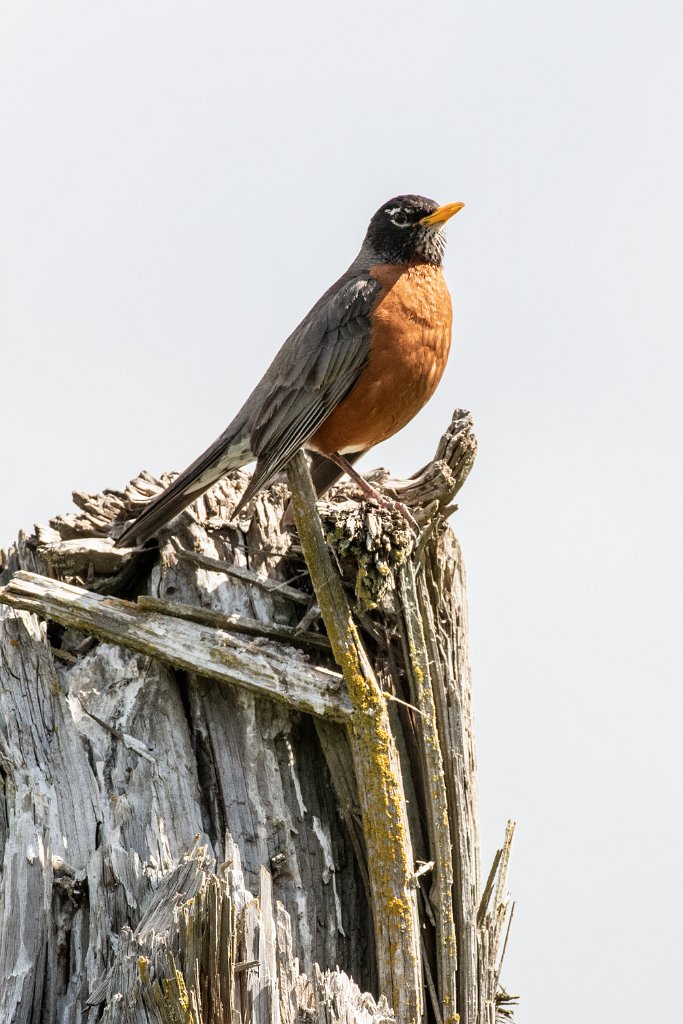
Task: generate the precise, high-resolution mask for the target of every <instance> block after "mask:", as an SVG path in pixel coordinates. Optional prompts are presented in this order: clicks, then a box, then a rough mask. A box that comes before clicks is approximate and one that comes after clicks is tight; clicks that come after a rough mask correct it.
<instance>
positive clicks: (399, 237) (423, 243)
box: [365, 196, 464, 266]
mask: <svg viewBox="0 0 683 1024" xmlns="http://www.w3.org/2000/svg"><path fill="white" fill-rule="evenodd" d="M463 206H464V203H446V204H445V206H439V204H438V203H435V202H434V200H433V199H425V197H424V196H396V197H395V198H394V199H390V200H389V201H388V202H386V203H383V204H382V206H380V208H379V210H378V211H377V213H376V214H375V216H374V217H373V218H372V220H371V221H370V226H369V227H368V233H367V235H366V236H365V245H366V246H367V247H369V248H370V249H371V250H372V252H373V254H374V255H375V256H377V257H379V258H380V259H381V261H382V262H383V263H414V262H416V261H417V262H425V263H433V264H435V265H436V266H438V265H439V264H440V263H441V260H442V259H443V254H444V249H445V247H446V235H445V233H444V230H443V227H444V224H445V223H446V221H447V220H449V219H450V218H451V217H452V216H453V214H455V213H457V212H458V210H462V208H463Z"/></svg>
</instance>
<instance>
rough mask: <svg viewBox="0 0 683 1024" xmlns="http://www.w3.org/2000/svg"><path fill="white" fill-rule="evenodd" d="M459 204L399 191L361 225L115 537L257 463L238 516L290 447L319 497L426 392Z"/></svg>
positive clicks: (136, 535) (148, 532)
mask: <svg viewBox="0 0 683 1024" xmlns="http://www.w3.org/2000/svg"><path fill="white" fill-rule="evenodd" d="M462 206H463V204H462V203H447V204H446V205H445V206H439V205H438V203H435V202H434V200H432V199H425V198H424V197H423V196H397V197H396V198H395V199H390V200H389V201H388V202H387V203H384V204H383V205H382V206H381V207H380V209H379V210H378V211H377V213H376V214H375V215H374V217H373V218H372V220H371V221H370V225H369V227H368V231H367V234H366V236H365V239H364V241H363V244H362V246H361V249H360V252H359V253H358V256H357V257H356V258H355V260H354V261H353V263H352V264H351V266H350V267H349V269H348V270H347V271H346V273H345V274H343V275H342V276H341V277H340V278H339V280H338V281H337V282H336V283H335V284H333V285H332V287H331V288H329V289H328V290H327V291H326V292H325V294H324V295H323V296H322V297H321V298H320V299H319V300H318V301H317V302H316V304H315V305H314V306H313V308H312V309H311V311H310V312H309V313H308V315H307V316H306V317H305V318H304V319H303V320H302V321H301V323H300V324H299V326H298V327H297V328H296V329H295V330H294V332H293V333H292V334H291V335H290V336H289V338H288V339H287V341H285V343H284V345H283V346H282V348H281V349H280V351H279V352H278V354H277V355H276V356H275V359H274V360H273V362H272V363H271V364H270V366H269V368H268V369H267V370H266V372H265V374H264V376H263V378H262V380H261V381H260V383H259V384H257V386H256V388H255V389H254V391H253V392H252V394H251V395H250V397H249V398H248V399H247V401H246V402H245V403H244V405H243V406H242V408H241V409H240V411H239V412H238V413H237V415H236V416H235V418H234V419H233V421H232V423H230V425H229V426H228V427H227V428H226V429H225V430H224V431H223V433H222V434H221V436H220V437H219V438H217V439H216V440H215V441H214V442H213V444H212V445H211V446H210V447H209V448H207V450H206V451H205V452H204V453H203V455H200V456H199V458H197V459H195V461H194V462H193V463H192V465H190V466H188V467H187V469H186V470H184V471H183V472H182V473H181V474H180V476H179V477H178V478H177V479H176V480H174V481H173V483H172V484H171V485H170V486H169V487H167V489H166V490H165V491H163V492H162V493H161V494H159V495H158V496H157V497H156V498H153V499H152V501H151V502H150V503H149V504H148V505H147V506H146V507H145V508H144V509H143V510H142V512H141V513H140V515H139V516H138V518H137V519H136V520H135V521H134V522H133V523H131V525H130V526H128V527H127V528H126V529H125V530H124V531H123V533H122V534H121V536H120V537H119V539H118V541H117V544H118V545H119V546H124V545H129V544H131V542H134V541H138V542H142V541H144V540H146V539H147V538H148V537H151V536H152V535H153V534H154V533H156V532H157V531H158V530H159V528H160V527H161V526H163V525H164V524H165V523H167V522H168V521H169V520H170V519H172V518H173V517H174V516H175V515H177V514H178V513H179V512H180V511H181V510H182V509H183V508H185V506H186V505H189V503H190V502H191V501H193V500H194V499H195V498H197V497H198V496H199V495H200V494H202V493H203V492H204V491H206V490H207V489H208V488H209V487H211V485H212V484H214V483H215V482H216V481H217V480H218V479H220V477H222V476H223V475H224V474H225V473H227V472H229V471H230V470H233V469H239V468H240V467H241V466H244V465H245V464H246V463H248V462H251V461H253V460H254V459H256V468H255V470H254V474H253V476H252V478H251V481H250V483H249V486H248V487H247V489H246V491H245V492H244V494H243V496H242V499H241V501H240V502H239V504H238V506H237V508H236V509H235V512H234V515H235V516H236V515H237V514H238V513H239V511H240V510H241V509H242V508H243V506H244V505H245V504H246V503H247V502H248V501H249V500H250V499H251V498H252V497H253V495H254V494H256V493H257V491H259V490H261V489H262V488H264V487H266V486H267V484H268V483H269V482H270V481H271V480H272V479H273V477H274V476H275V475H276V474H277V473H278V472H280V470H282V469H283V468H284V467H285V466H286V465H287V463H288V462H289V460H290V459H291V458H292V456H293V455H294V454H295V452H296V451H297V450H298V449H299V448H301V447H304V448H306V449H308V450H309V451H311V452H312V453H313V462H312V474H313V480H314V483H315V485H316V490H317V492H318V494H322V493H323V491H324V490H326V489H327V488H328V487H329V486H331V484H332V483H333V482H334V481H335V479H337V478H338V477H339V476H341V474H342V473H343V472H346V473H349V474H350V475H351V476H352V477H353V479H354V480H356V482H357V483H359V485H360V486H361V487H362V488H363V490H364V491H365V493H373V494H374V495H375V496H376V492H375V491H374V490H373V489H372V488H371V487H370V485H369V484H367V482H366V481H364V480H363V478H362V477H360V476H359V475H358V473H357V472H356V470H355V469H354V468H353V466H352V462H354V461H355V460H356V459H357V458H358V457H359V456H360V455H361V454H362V453H363V452H366V451H367V450H368V449H369V448H372V446H373V445H376V444H378V443H379V442H380V441H384V440H385V439H386V438H388V437H391V436H392V434H395V433H396V432H397V431H398V430H400V429H401V427H404V426H405V425H406V423H408V422H409V421H410V420H411V419H412V418H413V416H415V414H416V413H418V412H419V411H420V409H421V408H422V406H423V405H424V404H425V403H426V402H427V401H428V400H429V399H430V398H431V396H432V394H433V393H434V390H435V389H436V386H437V384H438V383H439V381H440V379H441V376H442V374H443V371H444V368H445V366H446V360H447V359H448V352H449V349H450V344H451V319H452V316H451V298H450V295H449V292H448V288H447V287H446V282H445V280H444V277H443V272H442V269H441V261H442V258H443V253H444V246H445V235H444V231H443V226H444V224H445V223H446V221H447V220H448V219H449V218H450V217H452V216H453V214H455V213H457V212H458V210H460V209H462Z"/></svg>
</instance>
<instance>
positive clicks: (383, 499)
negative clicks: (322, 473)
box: [327, 452, 420, 533]
mask: <svg viewBox="0 0 683 1024" xmlns="http://www.w3.org/2000/svg"><path fill="white" fill-rule="evenodd" d="M327 458H328V459H330V461H331V462H334V463H335V465H337V466H339V468H340V469H343V470H344V472H345V473H346V474H347V475H348V476H350V477H351V479H352V480H353V481H354V483H357V484H358V486H359V487H360V489H361V491H362V492H363V494H364V495H365V497H366V498H374V499H375V501H376V502H378V504H380V505H381V506H382V507H383V508H389V509H396V510H397V511H398V512H400V513H401V515H402V516H403V518H404V519H406V520H407V522H408V523H409V524H410V526H412V528H413V529H414V530H415V532H416V533H419V532H420V527H419V525H418V523H417V522H416V520H415V517H414V516H413V513H412V512H411V511H410V509H409V508H408V507H407V506H406V505H404V504H403V502H402V501H396V500H395V499H394V498H390V497H389V496H388V495H387V494H382V492H381V491H378V490H377V488H376V487H373V486H372V484H369V483H368V482H367V480H365V479H364V478H363V477H362V476H361V475H360V473H359V472H358V470H357V469H354V468H353V466H352V465H351V463H350V462H349V460H348V459H345V458H344V456H343V455H340V454H339V452H328V453H327Z"/></svg>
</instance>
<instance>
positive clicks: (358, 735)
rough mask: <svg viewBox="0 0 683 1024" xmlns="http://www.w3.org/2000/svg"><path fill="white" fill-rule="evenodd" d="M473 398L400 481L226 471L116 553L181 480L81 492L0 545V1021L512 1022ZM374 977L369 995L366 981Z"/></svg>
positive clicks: (293, 468)
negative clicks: (250, 485) (486, 835)
mask: <svg viewBox="0 0 683 1024" xmlns="http://www.w3.org/2000/svg"><path fill="white" fill-rule="evenodd" d="M475 449H476V443H475V440H474V436H473V434H472V429H471V422H470V419H469V416H468V415H467V414H465V413H461V412H459V411H458V412H456V414H455V415H454V418H453V422H452V423H451V426H450V428H449V430H448V432H447V433H446V434H445V435H444V438H442V441H441V443H440V445H439V449H438V451H437V454H436V457H435V459H434V460H433V461H432V462H431V463H429V464H428V465H427V466H426V467H425V468H424V469H423V470H421V471H420V472H419V473H418V474H416V475H415V477H413V478H412V479H411V480H408V481H393V480H389V479H388V478H387V476H386V474H383V479H384V486H385V487H386V488H388V489H393V491H394V492H395V493H396V494H397V495H398V496H400V498H401V500H402V501H403V502H405V503H406V504H408V505H410V507H411V508H412V510H413V512H414V515H415V516H416V518H417V519H418V521H419V522H420V523H421V524H423V527H424V529H423V532H422V535H421V537H420V539H419V541H418V543H417V545H415V544H414V540H413V537H412V535H411V534H410V532H409V531H407V530H406V528H405V524H404V523H403V522H402V521H401V520H400V517H399V518H398V519H397V518H396V517H395V516H391V515H388V514H387V513H385V512H382V511H381V510H379V509H378V508H376V507H373V506H368V505H367V504H364V503H361V504H358V503H357V501H356V500H355V492H354V490H353V488H352V487H350V486H349V487H342V488H337V490H336V491H335V492H333V494H332V496H331V498H330V500H329V501H327V502H325V503H324V504H323V505H321V506H320V513H321V514H320V517H319V516H318V513H317V512H316V508H315V503H314V500H313V495H312V492H311V490H310V487H309V484H310V480H309V478H308V474H307V469H306V463H305V460H304V459H303V456H297V457H296V458H295V459H294V460H293V462H292V463H291V464H290V470H289V475H290V484H291V487H292V494H293V501H294V511H295V516H296V520H297V525H298V531H297V532H295V531H293V530H292V529H291V528H290V529H285V528H283V527H282V526H281V520H282V516H283V512H284V508H285V506H286V503H287V500H288V498H289V491H288V489H287V487H286V486H285V484H284V483H277V484H275V485H273V486H272V487H271V488H270V490H269V491H267V492H265V493H263V494H261V495H260V496H259V497H258V498H257V499H256V500H255V501H254V503H253V504H252V507H251V508H250V509H247V510H245V513H244V515H243V516H242V517H241V518H240V519H239V520H238V521H237V522H235V523H232V522H230V512H231V509H232V508H233V507H234V506H235V504H236V502H237V500H238V499H239V495H240V494H241V493H242V492H243V490H244V487H245V485H246V481H247V480H248V476H247V475H246V474H244V473H234V474H232V475H231V476H230V477H228V478H226V479H225V480H224V481H223V482H221V483H220V484H219V485H217V486H216V487H215V488H213V489H212V490H211V491H210V492H208V493H207V494H206V495H205V496H204V498H202V499H201V500H200V501H198V502H197V503H195V505H193V506H191V508H189V509H188V510H187V511H186V512H184V513H183V514H182V515H181V516H179V517H178V519H177V520H176V521H175V522H174V524H173V526H172V528H169V529H168V530H166V531H165V532H164V533H163V534H162V536H161V537H160V538H159V547H158V550H157V549H156V548H155V547H152V548H151V549H150V550H143V551H135V552H131V551H126V550H119V549H116V548H114V547H113V541H112V537H113V536H116V535H117V533H118V532H120V529H121V527H122V524H123V522H124V520H125V519H126V517H128V516H129V515H130V514H131V511H132V510H133V509H134V507H135V505H136V504H138V503H139V502H141V501H143V500H146V498H147V497H149V496H150V495H151V494H153V493H156V491H157V490H158V489H159V488H160V487H161V486H162V484H163V481H157V480H154V479H153V478H152V477H150V476H149V475H148V474H146V473H143V474H141V476H140V477H138V478H137V480H135V481H133V483H132V484H130V485H129V486H128V487H127V488H126V489H125V491H123V492H117V491H106V492H105V493H104V494H102V495H95V496H91V495H85V494H78V493H77V494H75V495H74V501H75V503H76V505H77V506H78V509H79V512H78V513H75V514H70V515H66V516H60V517H58V518H56V519H54V520H52V521H51V523H50V526H49V527H47V528H46V527H38V528H36V531H35V533H34V534H33V535H31V536H25V535H22V536H20V538H19V541H18V542H17V543H16V544H15V545H14V546H13V547H11V548H10V549H9V551H7V552H2V553H1V568H2V572H1V575H0V582H1V583H2V584H3V586H2V589H1V590H0V686H1V689H0V703H1V706H2V713H1V716H0V758H1V760H0V782H1V784H2V799H1V800H0V858H1V861H2V876H1V886H0V1020H2V1021H3V1022H5V1021H7V1022H8V1024H10V1022H12V1024H14V1022H37V1021H45V1022H50V1024H52V1022H54V1024H57V1022H59V1024H66V1022H73V1024H76V1022H79V1024H80V1022H88V1024H94V1022H95V1021H107V1022H115V1021H116V1022H118V1021H126V1022H128V1021H130V1022H135V1024H138V1022H139V1024H142V1022H152V1021H154V1022H157V1021H164V1022H171V1021H174V1022H175V1021H188V1022H195V1024H199V1022H204V1024H208V1022H211V1024H237V1022H240V1024H242V1022H254V1024H256V1022H258V1024H272V1022H282V1024H294V1022H304V1021H309V1022H321V1024H322V1022H326V1024H327V1022H352V1021H353V1022H368V1024H369V1022H371V1021H389V1020H394V1019H396V1020H398V1021H400V1022H401V1024H411V1022H417V1021H422V1020H424V1021H433V1022H438V1024H447V1022H454V1021H456V1020H458V1019H459V1020H460V1021H461V1022H462V1024H494V1021H495V1019H496V1016H497V1015H498V1016H499V1017H500V1016H508V1015H509V1014H510V999H509V997H507V995H506V994H505V993H504V992H503V990H502V989H501V986H500V962H501V959H502V954H503V952H504V946H505V941H506V934H507V928H508V926H509V920H510V917H511V914H510V903H509V900H508V897H507V896H506V894H505V875H506V870H507V861H508V856H509V850H510V844H511V840H512V827H511V826H509V827H508V830H507V834H506V839H505V843H504V844H503V846H502V848H501V850H500V851H499V852H498V854H497V855H496V858H495V861H494V865H493V868H492V870H491V872H490V874H489V877H488V881H487V882H486V884H485V885H484V886H483V887H482V884H481V878H480V865H479V857H480V854H479V836H478V824H477V798H476V776H475V767H476V766H475V752H474V740H473V731H472V712H471V708H472V702H471V690H470V676H469V665H468V660H467V610H466V599H465V580H464V569H463V565H462V559H461V555H460V550H459V547H458V544H457V541H456V539H455V537H454V535H453V533H452V531H451V530H450V529H449V528H448V526H447V525H446V522H445V520H446V517H447V516H448V514H449V513H450V511H452V501H453V498H454V496H455V494H456V493H457V491H458V489H459V488H460V486H461V485H462V483H463V481H464V479H465V477H466V476H467V473H468V472H469V469H470V467H471V465H472V462H473V459H474V454H475ZM370 993H371V994H370Z"/></svg>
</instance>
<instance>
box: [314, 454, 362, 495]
mask: <svg viewBox="0 0 683 1024" xmlns="http://www.w3.org/2000/svg"><path fill="white" fill-rule="evenodd" d="M361 455H365V452H351V453H350V454H349V455H347V456H346V459H347V461H348V462H350V463H351V464H353V463H354V462H357V460H358V459H359V458H360V457H361ZM310 468H311V479H312V480H313V486H314V487H315V493H316V494H317V495H318V497H319V498H322V496H323V494H324V493H325V491H329V489H330V487H332V485H333V484H336V482H337V480H339V478H340V477H342V476H344V470H343V469H340V468H339V466H338V465H337V463H336V462H332V460H331V459H327V458H325V456H324V455H319V454H318V452H313V454H312V456H311V467H310Z"/></svg>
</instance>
